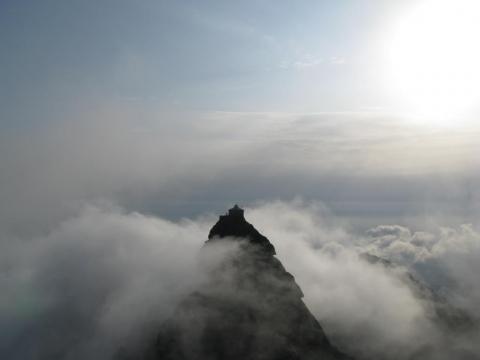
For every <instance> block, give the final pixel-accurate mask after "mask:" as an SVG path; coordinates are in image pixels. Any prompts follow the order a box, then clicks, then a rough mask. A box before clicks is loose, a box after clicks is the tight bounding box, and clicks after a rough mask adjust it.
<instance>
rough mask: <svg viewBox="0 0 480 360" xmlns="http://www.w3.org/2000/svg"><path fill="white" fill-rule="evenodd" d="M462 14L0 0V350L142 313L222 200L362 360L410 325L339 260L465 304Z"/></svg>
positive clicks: (469, 42) (473, 218)
mask: <svg viewBox="0 0 480 360" xmlns="http://www.w3.org/2000/svg"><path fill="white" fill-rule="evenodd" d="M479 16H480V4H479V3H478V2H477V1H476V0H457V1H453V0H402V1H399V0H398V1H395V0H362V1H360V0H338V1H307V0H297V1H289V0H285V1H273V0H260V1H259V0H257V1H249V0H247V1H236V2H233V1H228V2H227V1H213V0H205V1H202V2H199V1H187V0H178V1H153V0H152V1H150V0H136V1H133V0H116V1H113V0H111V1H109V0H99V1H80V0H71V1H53V0H45V1H41V2H40V1H34V0H16V1H14V0H0V259H1V260H2V261H1V262H0V274H1V275H2V276H0V287H1V288H2V289H7V290H6V291H5V293H6V294H7V296H6V297H5V299H4V300H2V299H0V320H1V321H0V324H1V323H3V324H7V325H4V326H3V327H2V326H1V325H0V357H1V355H2V354H3V355H4V357H7V355H5V354H8V356H9V358H11V359H15V358H18V359H28V358H29V356H33V355H34V354H35V351H33V350H32V349H35V348H36V346H40V345H39V344H40V343H42V341H39V342H38V343H36V342H35V339H33V338H34V337H32V339H33V340H32V342H29V343H28V344H30V345H29V346H24V347H19V346H17V344H22V343H25V342H24V341H25V339H26V337H28V336H29V335H28V334H40V333H42V332H41V331H40V330H41V329H42V327H43V326H45V323H44V321H47V323H49V324H53V325H52V329H54V330H52V339H53V340H52V339H46V338H45V339H44V338H42V339H44V340H45V341H44V343H45V344H47V345H45V346H47V348H45V349H43V350H42V351H46V352H45V353H46V354H49V351H50V350H49V349H50V348H49V347H48V346H50V344H54V343H55V341H54V339H55V334H62V332H63V331H64V329H65V327H67V328H68V327H69V326H71V327H72V328H73V330H75V331H72V332H71V335H72V339H75V338H76V337H75V336H78V337H80V338H82V339H83V341H82V342H81V344H80V345H79V348H76V349H75V350H72V349H71V346H70V345H71V344H70V343H69V341H70V340H68V339H67V340H66V341H65V343H64V344H63V345H65V346H64V350H65V349H67V350H66V351H67V353H68V352H69V351H73V354H74V355H72V356H71V357H70V358H69V359H76V358H79V359H81V358H93V357H92V356H91V354H92V351H93V352H96V353H97V355H98V354H100V355H101V354H102V351H103V350H104V351H107V350H106V349H104V348H103V346H106V347H108V346H110V345H111V344H112V342H115V341H116V340H115V339H117V340H118V338H122V337H124V336H127V337H128V336H130V335H131V334H132V333H133V332H135V331H137V330H138V326H140V323H141V321H142V320H144V319H145V318H146V317H148V313H149V311H152V312H156V311H158V313H159V314H160V313H161V314H164V312H163V310H164V308H168V307H169V304H170V305H171V303H172V302H174V300H175V299H177V300H178V298H179V296H180V295H179V294H183V292H184V289H183V290H181V291H180V290H178V289H176V288H175V289H173V288H174V287H175V286H174V284H178V283H183V282H186V283H189V281H190V280H188V279H189V274H191V272H192V271H194V270H193V268H194V266H193V265H192V264H193V262H194V260H192V259H193V258H194V255H195V253H196V251H197V250H198V248H199V247H201V245H202V244H203V241H205V240H206V237H207V234H208V229H209V228H210V227H211V226H212V225H213V224H214V222H215V220H216V218H217V216H218V215H219V214H222V213H224V212H225V211H226V209H228V208H230V207H231V206H232V205H233V204H235V203H238V204H239V205H241V206H242V207H245V208H246V210H247V211H246V216H247V220H249V221H252V223H253V224H254V225H255V226H257V227H258V229H259V231H260V232H262V233H265V235H267V236H268V237H269V239H270V240H271V241H272V243H273V244H274V246H276V247H277V250H278V256H279V258H280V259H281V260H282V262H284V264H285V266H286V267H287V270H289V269H291V271H292V273H293V274H294V275H295V277H296V278H297V279H298V281H299V284H300V285H301V287H302V289H303V291H304V293H305V300H306V303H307V305H309V307H310V308H311V309H313V310H312V311H313V312H314V313H315V315H316V316H317V317H318V318H320V319H321V320H322V323H325V324H326V326H327V328H330V329H332V331H334V332H338V333H339V334H349V332H351V330H352V329H354V328H355V326H361V327H365V328H368V329H370V331H368V332H366V334H365V336H366V338H365V346H366V348H365V349H363V350H362V351H366V354H369V355H372V354H373V353H375V352H376V351H379V350H378V348H376V347H375V346H376V345H375V344H376V339H378V337H379V336H385V338H384V340H385V341H384V342H383V344H384V345H385V347H386V348H390V349H391V348H397V347H402V346H403V345H404V343H403V341H406V342H410V343H415V341H413V340H412V339H413V338H415V337H416V334H422V333H425V331H424V330H425V329H424V327H423V326H427V327H428V326H430V325H429V323H428V321H429V320H428V321H427V320H425V318H424V315H425V314H424V313H423V312H422V311H423V310H419V309H421V308H422V306H420V305H419V304H418V301H417V300H418V299H416V300H415V299H413V298H412V297H411V295H412V294H410V293H409V292H408V291H407V290H406V289H405V288H404V287H403V288H401V287H400V288H399V286H398V279H397V280H395V279H393V278H392V277H391V276H390V275H386V274H385V273H384V271H383V270H379V269H375V268H371V267H369V266H367V265H365V264H363V263H361V262H360V260H358V259H357V258H356V254H357V253H361V252H366V251H368V252H372V253H374V254H376V255H378V256H381V257H384V258H386V259H389V260H391V261H393V262H395V263H396V264H398V265H400V266H404V267H406V268H407V269H409V270H410V271H415V272H416V273H418V275H419V276H420V277H421V278H422V279H423V280H424V281H426V282H427V283H428V284H429V285H430V286H432V287H433V288H435V289H441V290H442V291H443V292H444V293H445V294H447V295H448V299H449V301H452V302H453V303H454V304H456V305H458V306H460V307H461V308H463V309H467V310H469V311H471V312H472V313H478V309H477V307H478V303H480V302H479V298H480V295H479V293H478V291H477V290H475V289H478V288H480V285H479V284H478V280H477V279H475V278H473V277H472V276H471V274H476V273H478V271H477V268H478V257H479V254H480V251H479V235H478V234H479V226H480V223H479V220H478V219H479V215H480V190H479V186H478V184H479V183H480V170H479V169H480V157H479V154H480V145H479V142H478V138H479V135H480V123H479V121H478V119H479V115H480V107H479V106H478V104H480V86H479V84H480V67H479V66H478V64H479V63H480V47H479V46H478V41H477V39H478V37H479V36H480V25H479V24H478V21H477V19H478V18H479ZM166 254H167V255H168V254H170V256H166ZM92 259H93V260H92ZM159 259H160V260H159ZM84 264H88V269H89V270H88V271H89V272H88V275H89V276H83V274H84V271H85V268H86V267H85V265H84ZM332 273H335V274H336V275H335V277H332V275H331V274H332ZM363 273H365V274H368V276H365V277H363V276H360V275H358V274H363ZM58 274H64V277H62V276H59V275H58ZM134 279H135V281H133V280H134ZM352 279H353V280H352ZM93 280H95V281H93ZM191 280H192V281H193V280H194V279H191ZM155 281H158V282H157V283H155ZM152 283H155V285H154V286H152V285H151V284H152ZM369 283H375V284H376V286H375V287H372V288H368V287H367V285H368V284H369ZM356 284H357V285H358V284H362V285H365V286H356ZM452 284H453V285H452ZM332 286H333V288H335V289H336V291H334V292H333V293H329V292H328V291H329V290H331V289H332ZM172 287H173V288H172ZM172 289H173V290H172ZM378 289H384V294H385V298H386V299H387V298H388V299H390V300H392V302H390V303H386V302H382V301H381V300H382V299H379V298H378V296H377V292H378ZM399 289H400V290H399ZM177 290H178V291H177ZM397 291H400V293H397ZM72 294H73V295H74V296H73V297H74V298H77V299H78V301H74V302H71V299H72ZM328 294H330V295H331V296H330V295H328ZM452 294H453V295H452ZM105 299H106V300H105ZM395 299H400V300H402V299H403V300H404V302H402V303H401V304H399V303H396V302H395V301H396V300H395ZM403 300H402V301H403ZM104 301H107V303H104ZM59 304H60V305H59ZM85 304H86V305H85ZM131 304H134V305H138V307H136V308H137V309H140V310H139V311H140V312H139V313H137V312H134V313H132V314H131V316H127V317H125V318H124V317H122V316H119V315H118V314H121V313H123V312H125V309H130V306H131ZM165 304H166V305H165ZM372 304H373V305H372ZM106 305H108V306H106ZM397 305H398V306H402V312H401V314H402V316H398V312H397V310H398V306H397ZM419 306H420V307H419ZM377 307H380V308H381V309H383V310H382V311H383V314H384V315H385V317H379V318H376V319H375V321H373V322H369V321H370V320H371V319H370V320H369V319H366V318H365V317H364V316H362V314H370V313H371V312H372V311H374V310H375V308H377ZM141 309H144V310H141ZM142 311H143V312H142ZM345 313H347V314H348V315H349V316H348V319H346V318H344V317H342V315H341V314H345ZM65 314H73V315H72V317H71V318H68V317H65ZM419 314H420V315H419ZM417 315H418V316H420V318H421V319H422V320H421V321H420V323H419V324H420V325H419V326H416V325H415V326H414V325H412V324H414V323H415V319H416V316H417ZM162 316H163V315H162ZM402 318H403V320H405V322H403V323H402V324H403V325H402V326H401V327H400V328H398V329H403V330H405V332H403V333H402V334H391V333H388V332H386V329H392V328H393V327H392V326H390V325H392V324H398V321H400V320H402ZM65 319H67V320H68V321H65ZM344 320H345V321H344ZM424 320H425V321H426V322H424ZM70 321H71V322H70ZM119 322H120V325H123V327H122V326H120V325H119ZM417 325H418V324H417ZM12 329H13V330H12ZM39 329H40V330H39ZM118 329H124V330H125V333H122V334H120V333H117V330H118ZM92 331H93V332H94V333H95V334H100V335H98V338H99V339H100V340H99V343H92V342H91V341H90V340H91V339H87V338H86V335H85V334H89V333H91V332H92ZM42 334H43V333H42ZM105 334H108V335H107V336H106V338H108V339H106V338H105V337H104V335H105ZM437 335H438V334H436V335H433V333H432V338H431V339H430V340H428V341H431V342H432V344H436V342H437V341H438V338H437ZM42 336H47V337H48V336H49V335H48V334H47V335H45V334H43V335H42ZM38 339H40V337H38ZM112 339H113V340H112ZM50 340H52V341H50ZM72 341H73V340H72ZM412 341H413V342H412ZM462 341H464V340H462ZM466 342H467V343H468V344H470V345H471V344H473V342H472V341H470V342H469V341H466ZM440 343H442V341H440ZM52 346H53V347H55V346H54V345H52ZM415 346H416V345H415V344H413V347H412V349H411V350H412V351H416V347H415ZM99 347H100V348H102V349H103V350H102V351H99V349H100V348H99ZM92 349H93V350H92ZM353 350H355V349H353ZM356 350H358V349H356ZM23 351H26V352H29V351H33V352H30V353H28V354H27V353H25V352H23ZM372 351H373V353H372ZM32 354H33V355H32ZM100 355H98V356H100ZM30 358H31V357H30ZM47 358H48V356H47ZM50 358H51V356H50ZM100 358H101V356H100Z"/></svg>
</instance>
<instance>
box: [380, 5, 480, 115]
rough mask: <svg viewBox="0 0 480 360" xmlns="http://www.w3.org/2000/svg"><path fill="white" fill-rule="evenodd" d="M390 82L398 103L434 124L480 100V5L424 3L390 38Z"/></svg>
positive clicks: (400, 23) (412, 12)
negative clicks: (404, 104) (405, 105)
mask: <svg viewBox="0 0 480 360" xmlns="http://www.w3.org/2000/svg"><path fill="white" fill-rule="evenodd" d="M388 57H389V61H388V73H389V82H390V83H391V84H392V86H393V88H394V91H395V94H396V96H397V97H399V100H400V101H401V102H403V103H406V104H407V106H408V107H409V108H410V109H411V110H413V111H414V112H415V113H417V114H418V115H421V117H422V118H424V119H428V121H430V122H433V123H436V124H445V123H452V122H456V121H458V119H459V118H461V116H459V115H460V114H462V113H464V112H466V111H468V109H470V108H471V107H472V106H473V105H475V103H476V102H478V100H479V99H480V1H479V0H456V1H453V0H424V1H422V2H420V3H419V4H417V5H416V6H415V7H414V8H413V9H410V11H409V12H408V13H407V14H405V15H404V16H403V17H402V18H401V19H400V20H399V21H398V23H397V24H396V25H395V27H394V31H393V36H392V37H391V38H390V39H389V51H388Z"/></svg>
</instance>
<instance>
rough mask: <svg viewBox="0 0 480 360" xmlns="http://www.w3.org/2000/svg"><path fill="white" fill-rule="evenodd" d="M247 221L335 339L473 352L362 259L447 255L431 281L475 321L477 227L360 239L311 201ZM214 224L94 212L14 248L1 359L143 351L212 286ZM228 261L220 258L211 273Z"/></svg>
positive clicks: (6, 253)
mask: <svg viewBox="0 0 480 360" xmlns="http://www.w3.org/2000/svg"><path fill="white" fill-rule="evenodd" d="M247 219H248V220H249V221H250V222H252V223H253V224H254V225H255V226H256V227H257V229H259V231H261V232H262V233H264V234H265V235H266V236H268V237H269V238H270V240H271V241H272V243H273V244H274V245H275V247H276V248H277V253H278V257H279V259H280V260H281V261H282V262H283V264H284V265H285V267H286V268H287V270H288V271H290V272H291V273H292V274H293V275H294V276H295V277H296V280H297V282H298V283H299V285H300V286H301V288H302V290H303V292H304V293H305V301H306V303H307V305H308V306H309V308H310V309H311V310H312V312H313V313H314V314H315V316H316V317H317V318H318V319H319V320H320V322H321V323H322V325H323V326H324V328H325V330H326V332H327V335H329V336H330V337H331V338H332V339H333V340H334V341H335V342H337V343H338V344H339V345H341V346H342V347H343V348H344V349H345V350H347V351H349V352H351V353H355V354H357V355H359V356H362V355H363V356H364V357H365V358H372V357H375V356H385V355H387V357H386V358H389V359H390V358H391V359H397V358H398V359H406V358H408V356H410V355H412V354H417V353H421V352H422V351H423V352H425V353H424V356H427V355H425V354H430V355H429V356H430V358H432V359H439V358H442V357H440V354H439V353H437V352H435V351H434V349H439V351H441V353H442V354H443V355H442V356H445V358H448V356H452V354H455V356H457V358H459V356H460V355H459V354H462V352H465V353H466V354H467V355H465V356H471V353H470V352H471V351H474V350H475V349H473V348H472V347H473V346H474V342H473V340H471V339H470V338H468V337H467V336H466V335H465V336H463V337H462V336H461V335H459V334H453V335H454V336H452V334H448V336H449V337H448V339H449V342H445V339H446V336H447V334H445V333H444V332H442V330H440V329H439V328H438V327H436V326H435V324H434V322H432V319H431V317H430V316H429V311H428V310H429V306H430V305H429V304H428V303H426V302H425V301H423V300H421V299H418V298H417V297H415V296H414V294H413V293H412V291H411V289H409V287H408V286H406V285H405V283H404V282H402V280H401V277H400V276H397V274H396V273H395V272H390V271H387V270H386V269H385V268H383V267H381V266H376V265H373V264H369V263H368V262H365V261H364V260H362V259H360V258H359V257H358V256H357V255H358V253H360V252H363V251H371V250H372V249H373V248H375V249H378V250H379V251H380V250H381V249H383V250H384V252H383V253H382V254H383V255H388V254H389V253H388V252H387V250H386V249H389V248H390V247H392V248H393V249H398V248H400V246H398V245H395V246H394V244H395V243H402V242H407V243H409V244H410V245H411V246H415V247H423V250H422V251H421V252H420V251H419V253H423V252H427V251H429V250H428V249H429V248H430V249H434V248H438V249H440V248H441V249H442V250H441V251H440V250H438V251H430V254H431V255H430V257H429V259H433V258H434V259H435V261H436V267H433V266H432V267H430V270H431V271H432V272H435V271H439V270H441V271H443V272H444V273H445V274H447V275H448V276H449V277H450V278H451V279H452V280H453V281H452V283H451V285H452V287H451V288H450V290H452V291H453V290H455V292H454V295H455V296H453V297H452V299H453V300H455V301H456V303H457V304H458V305H464V307H465V308H467V309H468V310H471V311H472V312H474V311H476V310H478V309H477V307H478V303H480V302H478V299H479V298H478V295H479V294H478V292H477V291H476V290H475V289H478V288H479V286H478V285H479V284H478V280H476V279H475V277H474V276H473V275H472V274H475V269H476V265H475V262H474V261H473V260H474V259H478V256H479V255H480V254H479V253H478V252H476V253H475V251H478V233H476V232H475V230H474V229H473V228H471V227H468V226H466V227H464V228H462V229H460V230H457V232H454V231H446V230H441V231H440V233H441V234H443V236H444V237H441V238H439V239H436V238H435V239H432V237H431V236H426V235H425V234H424V233H421V234H417V235H416V233H413V234H412V232H411V231H410V230H408V229H406V228H402V227H400V226H381V227H378V228H374V229H372V230H371V231H369V232H368V233H367V236H355V235H353V234H352V233H351V232H349V230H348V227H346V226H345V225H344V224H342V223H341V222H339V221H338V220H337V219H336V218H335V217H334V216H332V215H331V214H329V213H328V211H327V210H326V209H325V208H324V207H322V206H321V205H319V204H316V205H312V204H310V205H309V204H305V203H303V202H301V201H296V202H292V203H284V202H274V203H264V204H258V205H257V206H254V207H252V208H249V209H247ZM215 220H216V219H215V217H213V216H211V215H210V216H207V217H202V218H197V219H195V220H182V221H178V222H171V221H168V220H165V219H161V218H158V217H153V216H145V215H141V214H138V213H126V212H124V211H123V210H121V209H119V208H112V207H105V206H104V207H98V206H97V207H92V206H87V207H85V208H84V209H83V210H82V211H81V212H80V213H78V214H77V215H76V216H72V217H71V218H69V219H67V220H65V221H63V222H62V223H61V224H59V225H58V226H57V227H55V229H54V230H52V231H51V232H49V233H48V234H47V235H45V236H39V237H35V238H30V239H22V240H21V241H16V242H11V243H9V245H8V246H7V244H6V243H4V244H3V246H2V253H1V254H2V255H1V256H2V259H1V260H2V261H1V264H2V269H1V270H2V277H1V282H2V284H1V286H2V289H5V290H4V296H3V297H2V303H1V308H0V309H1V312H0V317H1V319H2V322H1V323H2V326H1V328H0V334H1V338H0V344H1V346H0V349H2V350H1V351H2V354H1V355H2V357H5V358H9V359H29V358H34V357H35V356H38V357H40V358H51V357H52V356H53V357H56V358H65V359H81V358H86V357H88V358H91V359H97V358H98V359H104V358H106V357H107V356H108V355H110V354H112V353H113V352H115V350H116V349H117V348H118V347H119V345H122V344H126V343H127V344H135V343H139V342H141V341H142V339H143V337H144V336H145V335H146V334H149V333H150V331H152V329H154V328H155V327H157V326H158V325H159V323H161V322H162V321H164V320H165V319H166V318H167V317H168V316H169V315H170V314H171V312H172V311H173V309H174V306H175V304H176V303H177V302H178V301H179V299H181V298H182V297H183V296H185V294H187V293H188V292H189V291H191V289H192V288H194V287H195V286H197V285H198V284H199V283H200V282H201V281H202V280H203V279H202V276H203V275H202V271H199V268H198V262H197V254H198V251H199V249H200V248H201V246H202V244H203V241H204V240H205V239H206V235H207V233H208V229H209V227H210V226H211V225H212V224H213V222H214V221H215ZM385 237H393V239H392V238H388V241H387V240H386V239H385ZM380 238H382V239H380ZM420 239H421V240H420ZM434 241H435V242H436V243H435V244H434V245H432V242H434ZM386 242H388V244H389V246H388V247H385V246H384V245H385V243H386ZM379 244H380V245H379ZM450 245H454V246H450ZM382 246H383V247H382ZM475 246H476V247H475ZM407 249H408V247H407ZM392 254H393V255H395V256H394V259H400V260H401V261H403V260H404V259H408V260H409V261H410V262H409V263H407V262H405V261H403V262H401V264H403V265H407V266H409V268H410V269H412V271H413V270H414V269H415V267H416V266H418V265H419V264H423V266H428V263H425V259H426V258H425V257H418V258H417V257H413V258H412V257H408V256H400V257H398V256H397V255H398V250H395V251H393V252H392ZM218 257H221V253H220V254H214V255H213V256H212V257H211V258H210V259H209V262H214V261H215V258H218ZM412 259H414V260H412ZM412 261H413V262H412ZM399 263H400V262H399ZM402 269H403V268H402ZM399 271H400V272H402V271H403V270H399ZM424 273H426V272H424ZM425 278H426V279H427V280H428V277H425ZM468 336H477V335H475V334H474V333H473V335H472V334H469V335H468ZM440 345H441V346H440ZM427 350H428V351H427ZM430 351H433V353H430ZM390 355H391V356H390ZM424 358H425V357H424ZM427 358H428V357H427ZM465 358H467V357H465ZM470 358H471V357H470Z"/></svg>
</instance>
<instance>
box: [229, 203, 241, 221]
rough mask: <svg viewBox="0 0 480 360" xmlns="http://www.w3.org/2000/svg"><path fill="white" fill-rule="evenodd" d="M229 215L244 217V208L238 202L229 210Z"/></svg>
mask: <svg viewBox="0 0 480 360" xmlns="http://www.w3.org/2000/svg"><path fill="white" fill-rule="evenodd" d="M228 216H232V217H241V218H243V209H242V208H240V207H239V206H238V205H237V204H235V205H234V206H233V208H231V209H230V210H228Z"/></svg>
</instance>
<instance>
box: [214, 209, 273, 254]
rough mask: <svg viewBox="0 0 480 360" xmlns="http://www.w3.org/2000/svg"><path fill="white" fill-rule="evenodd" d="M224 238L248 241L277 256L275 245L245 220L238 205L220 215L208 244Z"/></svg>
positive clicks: (242, 211)
mask: <svg viewBox="0 0 480 360" xmlns="http://www.w3.org/2000/svg"><path fill="white" fill-rule="evenodd" d="M224 238H229V239H233V240H243V241H245V240H247V241H248V242H249V243H250V244H253V245H257V246H259V247H260V248H261V249H262V250H264V251H266V252H267V253H268V254H271V255H275V248H274V247H273V245H272V244H271V243H270V241H269V240H268V239H267V238H266V237H265V236H263V235H262V234H260V233H259V232H258V230H257V229H255V227H254V226H253V225H252V224H250V223H249V222H247V220H245V216H244V210H243V209H242V208H240V207H239V206H238V205H237V204H235V205H234V206H233V208H231V209H229V210H228V212H227V213H226V214H225V215H220V217H219V219H218V221H217V223H216V224H215V225H214V226H213V227H212V229H211V230H210V233H209V234H208V241H207V244H208V243H209V242H214V241H219V240H221V239H224Z"/></svg>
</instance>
